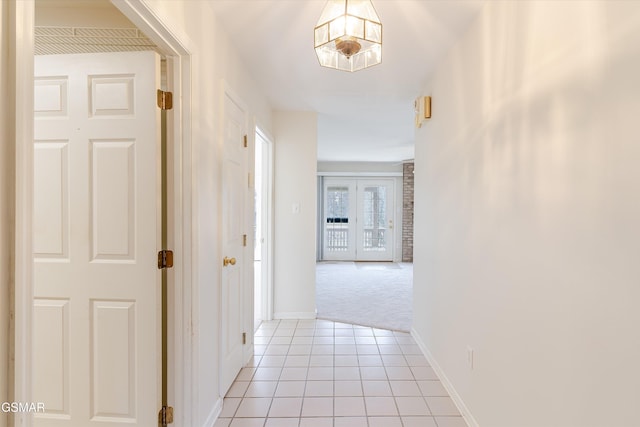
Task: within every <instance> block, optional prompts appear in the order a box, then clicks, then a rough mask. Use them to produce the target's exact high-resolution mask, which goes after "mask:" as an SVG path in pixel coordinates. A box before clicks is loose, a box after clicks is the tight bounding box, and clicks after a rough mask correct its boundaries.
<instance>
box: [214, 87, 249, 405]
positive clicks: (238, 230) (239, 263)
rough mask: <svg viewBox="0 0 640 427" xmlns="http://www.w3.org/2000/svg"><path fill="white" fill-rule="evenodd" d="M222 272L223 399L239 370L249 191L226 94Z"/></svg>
mask: <svg viewBox="0 0 640 427" xmlns="http://www.w3.org/2000/svg"><path fill="white" fill-rule="evenodd" d="M222 120H223V132H224V135H223V139H224V148H223V149H224V160H223V172H222V173H223V181H222V200H223V201H222V254H223V256H224V257H225V260H226V261H225V260H223V262H222V263H223V268H222V296H221V297H222V300H221V310H222V317H221V326H222V327H221V332H222V333H221V340H220V354H221V363H220V394H221V395H222V396H224V395H225V394H226V393H227V391H228V390H229V387H230V386H231V384H232V383H233V380H234V379H235V377H236V376H237V375H238V372H240V369H241V368H242V356H243V352H242V350H243V349H242V346H243V343H242V333H243V319H244V311H243V308H244V307H243V298H244V295H243V284H244V282H243V280H244V278H243V269H244V262H245V259H244V258H245V257H244V245H243V236H244V234H246V230H245V200H246V197H247V191H248V178H247V176H248V175H247V161H248V160H247V149H246V148H245V147H244V136H245V135H246V116H245V112H244V109H243V108H242V107H241V106H239V105H238V103H236V102H235V101H234V100H233V99H232V98H231V97H230V96H229V95H228V93H226V92H225V95H224V106H223V113H222Z"/></svg>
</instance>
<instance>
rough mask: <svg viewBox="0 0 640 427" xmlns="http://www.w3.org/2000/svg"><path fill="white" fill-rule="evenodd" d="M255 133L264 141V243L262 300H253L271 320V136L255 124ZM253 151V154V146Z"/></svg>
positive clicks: (264, 316)
mask: <svg viewBox="0 0 640 427" xmlns="http://www.w3.org/2000/svg"><path fill="white" fill-rule="evenodd" d="M255 133H256V135H259V136H260V138H261V139H262V140H263V141H264V143H265V144H264V147H263V151H262V157H263V159H262V160H263V165H262V166H263V168H262V205H263V208H264V209H263V212H262V215H263V218H262V228H263V229H262V234H263V236H264V237H265V244H264V245H263V246H262V261H261V264H260V265H261V267H262V271H260V272H259V274H261V282H260V283H261V287H262V301H254V304H261V311H262V321H270V320H273V220H274V219H273V137H272V136H271V135H270V134H269V133H268V132H266V131H264V130H263V128H262V127H261V126H260V125H256V126H255ZM256 140H257V138H256ZM256 143H257V142H254V145H255V144H256ZM253 152H254V154H255V146H254V151H253ZM254 162H255V158H254ZM265 166H266V167H265ZM265 260H266V262H265ZM254 274H255V272H254Z"/></svg>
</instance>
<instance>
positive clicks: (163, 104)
mask: <svg viewBox="0 0 640 427" xmlns="http://www.w3.org/2000/svg"><path fill="white" fill-rule="evenodd" d="M158 107H159V108H160V109H162V110H171V109H172V108H173V94H172V93H171V92H165V91H164V90H160V89H158Z"/></svg>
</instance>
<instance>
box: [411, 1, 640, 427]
mask: <svg viewBox="0 0 640 427" xmlns="http://www.w3.org/2000/svg"><path fill="white" fill-rule="evenodd" d="M639 76H640V3H638V2H625V1H620V2H618V1H606V2H605V1H566V2H564V1H554V2H548V1H528V2H517V1H490V2H487V3H486V5H485V8H484V9H483V12H482V13H481V15H480V17H479V19H478V20H477V21H476V22H475V23H474V24H473V25H472V26H471V28H470V30H469V31H468V33H466V35H465V36H464V37H463V38H462V39H461V40H460V41H459V43H458V44H457V45H455V47H454V48H452V50H451V51H450V53H449V55H448V57H447V58H445V59H444V60H443V62H442V63H441V64H440V65H439V67H438V69H437V71H436V73H435V74H434V77H433V79H432V81H431V82H430V83H429V84H428V86H427V87H426V88H425V91H424V93H423V94H425V95H432V96H433V118H432V119H431V120H430V121H429V122H427V123H426V124H425V125H424V126H423V127H422V129H421V130H419V131H418V132H417V140H416V159H415V168H416V172H415V178H416V183H415V188H416V200H415V209H416V216H415V218H416V222H415V245H416V247H415V285H414V287H415V291H414V293H415V303H414V327H415V333H416V336H417V337H418V338H419V339H420V340H421V341H423V343H424V344H425V345H426V347H427V348H428V350H429V351H430V352H431V354H432V356H433V360H434V361H435V362H437V364H438V365H439V367H440V368H441V369H442V371H443V373H444V374H445V375H446V378H447V379H448V380H449V381H450V383H451V384H452V385H453V386H454V387H455V391H456V392H457V393H458V394H459V396H460V397H461V398H462V400H463V401H464V403H465V404H466V406H467V407H468V409H469V410H470V412H471V413H472V414H473V417H474V418H475V420H476V421H477V423H478V424H479V425H481V426H490V427H501V426H504V427H513V426H518V427H526V426H532V427H533V426H535V427H540V426H563V427H588V426H594V427H595V426H600V427H601V426H617V427H627V426H637V425H639V424H640V415H639V414H638V409H637V408H638V402H640V387H639V386H638V385H639V384H640V367H639V364H638V361H639V360H640V329H639V326H638V325H640V307H639V304H640V262H638V256H639V254H640V138H639V136H638V135H639V131H638V129H639V128H638V123H639V120H638V117H639V116H640V97H639V96H638V94H639V88H640V85H639V82H640V77H639ZM467 346H471V347H472V348H473V349H474V351H475V353H474V367H473V370H470V369H469V367H468V366H467V362H466V358H467V353H466V348H467Z"/></svg>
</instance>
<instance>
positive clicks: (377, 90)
mask: <svg viewBox="0 0 640 427" xmlns="http://www.w3.org/2000/svg"><path fill="white" fill-rule="evenodd" d="M210 4H211V7H212V8H213V10H214V12H215V13H216V15H217V16H218V17H219V21H220V23H221V24H222V25H223V26H224V27H225V29H226V31H227V33H228V34H229V36H230V39H231V40H232V43H234V44H235V46H236V48H237V49H238V52H239V54H240V56H241V57H242V58H243V60H244V62H245V64H246V65H247V66H248V67H249V69H250V70H255V72H254V73H253V77H254V78H255V79H256V81H257V82H258V84H259V85H260V86H261V87H262V88H263V89H264V91H265V93H266V94H267V96H268V98H269V100H270V102H271V103H272V105H273V107H274V108H275V109H278V110H304V111H316V112H318V160H320V161H394V162H395V161H402V160H407V159H412V158H413V139H414V116H413V100H414V99H415V98H416V97H418V96H420V95H424V94H422V93H420V92H421V90H422V88H423V87H424V85H425V84H426V82H427V79H428V77H429V75H430V74H431V73H432V72H433V70H434V67H435V66H436V64H437V62H438V60H439V59H440V58H442V56H443V55H445V54H446V52H447V50H448V48H449V47H450V46H451V45H452V43H453V42H454V41H455V40H456V39H457V38H458V37H460V36H461V34H462V33H463V32H464V31H465V30H466V28H467V27H468V25H469V24H470V23H471V21H472V19H473V18H474V17H475V16H476V14H477V13H478V12H479V10H480V8H481V7H482V5H483V1H482V0H373V4H374V6H375V8H376V10H377V12H378V15H379V17H380V19H381V21H382V25H383V53H382V55H383V56H382V58H383V59H382V64H380V65H377V66H375V67H372V68H369V69H366V70H362V71H358V72H355V73H347V72H343V71H337V70H332V69H328V68H322V67H320V65H319V64H318V60H317V58H316V55H315V52H314V50H313V28H314V26H315V24H316V22H317V20H318V18H319V16H320V13H321V12H322V8H323V7H324V5H325V0H212V1H211V2H210ZM437 105H438V100H437V99H436V100H433V108H434V114H437V108H438V107H437Z"/></svg>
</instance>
